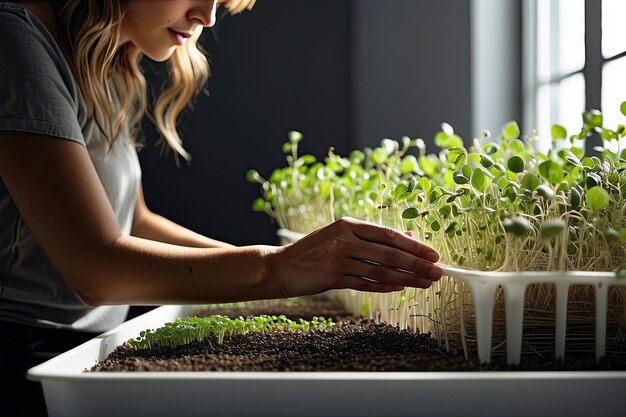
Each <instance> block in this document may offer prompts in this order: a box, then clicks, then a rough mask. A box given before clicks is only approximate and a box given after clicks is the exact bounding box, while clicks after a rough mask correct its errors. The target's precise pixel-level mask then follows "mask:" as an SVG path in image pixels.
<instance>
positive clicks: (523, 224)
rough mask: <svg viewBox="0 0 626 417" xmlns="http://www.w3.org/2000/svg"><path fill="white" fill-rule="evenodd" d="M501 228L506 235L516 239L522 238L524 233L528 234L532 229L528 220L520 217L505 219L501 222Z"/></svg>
mask: <svg viewBox="0 0 626 417" xmlns="http://www.w3.org/2000/svg"><path fill="white" fill-rule="evenodd" d="M502 226H503V227H504V230H505V231H506V232H507V233H510V234H512V235H514V236H518V237H519V236H523V235H524V234H525V233H527V232H530V231H531V230H532V229H533V227H532V226H531V224H530V223H529V222H528V220H526V219H525V218H524V217H522V216H515V217H512V218H510V219H505V220H503V221H502Z"/></svg>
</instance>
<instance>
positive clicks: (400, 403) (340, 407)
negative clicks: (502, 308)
mask: <svg viewBox="0 0 626 417" xmlns="http://www.w3.org/2000/svg"><path fill="white" fill-rule="evenodd" d="M197 307H198V306H163V307H159V308H157V309H154V310H152V311H150V312H148V313H146V314H144V315H142V316H139V317H137V318H135V319H133V320H130V321H128V322H126V323H124V324H122V325H120V326H118V327H117V328H115V329H113V330H111V331H109V332H106V333H104V334H102V335H100V336H98V337H96V338H94V339H92V340H89V341H88V342H86V343H84V344H82V345H80V346H77V347H76V348H74V349H72V350H69V351H67V352H65V353H62V354H61V355H59V356H57V357H55V358H53V359H51V360H49V361H47V362H45V363H42V364H41V365H38V366H36V367H34V368H31V369H30V370H29V371H28V374H27V377H28V378H29V379H31V380H34V381H40V382H41V384H42V387H43V391H44V395H45V399H46V404H47V407H48V413H49V415H50V417H60V416H68V417H71V416H77V417H78V416H80V417H84V416H90V417H98V416H107V417H110V416H135V417H138V416H150V417H157V416H225V415H228V416H255V417H260V416H276V417H278V416H290V417H293V416H316V417H319V416H363V417H367V416H394V417H400V416H415V415H424V416H435V415H436V416H455V417H463V416H485V417H487V416H503V415H506V416H568V417H576V416H590V415H602V416H624V415H625V413H626V395H624V394H625V392H626V372H623V371H613V372H604V371H602V372H600V371H591V372H378V373H374V372H372V373H366V372H352V373H351V372H318V373H314V372H301V373H297V372H294V373H284V372H258V373H257V372H106V373H103V372H98V373H88V372H85V370H86V369H89V368H90V367H91V366H93V365H94V364H96V362H97V361H100V360H103V359H104V358H105V357H106V356H107V355H108V354H109V353H110V352H112V351H113V350H114V349H115V348H116V347H117V346H118V345H120V344H121V343H124V342H125V341H126V340H128V339H130V338H132V337H135V336H137V335H138V333H139V332H140V331H141V330H145V329H147V328H155V327H158V326H160V325H162V324H164V323H166V322H168V321H173V320H174V319H176V318H178V317H181V318H184V317H187V316H188V315H189V314H190V313H191V312H192V311H194V310H195V309H196V308H197Z"/></svg>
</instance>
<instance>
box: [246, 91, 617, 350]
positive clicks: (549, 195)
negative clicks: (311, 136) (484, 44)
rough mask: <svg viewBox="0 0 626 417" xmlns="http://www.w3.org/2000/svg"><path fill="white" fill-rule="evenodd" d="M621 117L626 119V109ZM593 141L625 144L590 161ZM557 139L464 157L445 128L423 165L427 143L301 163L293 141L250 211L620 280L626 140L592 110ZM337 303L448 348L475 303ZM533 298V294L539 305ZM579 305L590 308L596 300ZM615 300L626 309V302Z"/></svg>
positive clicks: (387, 143)
mask: <svg viewBox="0 0 626 417" xmlns="http://www.w3.org/2000/svg"><path fill="white" fill-rule="evenodd" d="M620 110H621V112H622V114H624V115H626V102H625V103H623V104H622V105H621V107H620ZM594 133H596V134H599V135H600V136H601V137H602V139H603V140H604V141H606V142H612V141H617V144H618V145H617V151H616V152H612V151H610V150H609V149H607V148H604V147H602V148H598V149H595V151H596V154H595V155H591V154H589V155H585V151H584V150H583V147H584V143H585V139H586V138H587V137H588V136H589V135H591V134H594ZM551 135H552V142H551V147H550V149H549V151H548V152H547V153H545V154H544V153H541V152H537V151H535V150H534V149H533V143H534V142H535V141H536V140H537V139H538V138H537V136H536V133H535V132H534V131H533V132H531V133H530V134H529V135H527V136H526V137H523V138H522V137H520V129H519V127H518V125H517V123H516V122H515V121H512V122H509V123H507V124H505V125H504V126H503V128H502V130H501V132H500V134H499V138H498V139H499V140H493V139H494V138H492V135H491V133H490V132H487V131H483V132H481V134H480V137H478V138H475V139H474V140H473V141H472V143H471V144H470V145H468V146H466V145H465V144H464V141H463V139H462V138H461V137H460V136H459V135H457V134H456V133H455V132H454V129H453V128H452V127H451V126H450V125H449V124H447V123H443V124H442V129H441V131H440V132H438V133H437V134H436V135H435V138H434V142H435V145H436V146H437V147H438V148H439V149H440V150H439V152H438V153H437V154H426V153H425V146H424V142H423V140H422V139H410V138H408V137H403V138H402V139H401V141H400V142H398V141H394V140H391V139H383V140H382V141H381V144H380V146H379V147H376V148H373V149H372V148H365V149H364V150H363V151H359V150H355V151H352V152H351V153H350V154H349V156H348V157H342V156H340V155H337V154H335V153H334V150H333V149H332V148H331V149H330V151H329V153H328V156H327V157H326V158H324V160H323V162H322V161H317V159H316V158H315V157H314V156H312V155H304V156H300V157H299V156H298V153H297V150H298V145H299V143H300V142H301V140H302V135H301V134H300V133H298V132H290V134H289V140H288V142H287V143H285V144H284V145H283V150H285V151H286V152H287V153H288V157H287V161H288V166H286V167H284V168H279V169H275V170H274V171H273V172H272V174H271V176H270V177H269V179H267V180H265V179H264V178H262V177H261V176H260V175H259V173H258V172H256V171H254V170H251V171H249V173H248V180H249V181H251V182H255V183H259V184H261V186H262V193H263V195H262V197H260V198H258V199H256V200H255V202H254V203H253V210H255V211H263V212H266V213H267V214H268V215H270V216H271V217H273V218H274V219H276V221H277V223H278V225H279V226H280V227H284V228H287V229H290V230H293V231H296V232H301V233H309V232H311V231H313V230H315V229H317V228H319V227H321V226H324V225H326V224H328V223H330V222H332V221H334V220H335V219H337V218H340V217H342V216H351V217H355V218H359V219H364V220H369V221H373V222H377V223H379V224H384V225H387V226H391V227H394V228H398V229H405V230H412V231H413V232H414V235H415V237H416V238H418V239H420V240H423V241H426V242H427V243H429V244H430V245H431V246H433V247H434V248H436V249H437V250H438V251H439V252H440V253H441V255H442V261H443V262H445V263H448V264H454V265H459V266H463V267H466V268H470V269H476V270H483V271H537V270H544V271H549V270H578V271H611V270H615V271H616V272H619V271H620V270H622V269H623V268H624V264H625V261H626V201H625V198H626V150H620V145H619V143H620V140H621V139H622V138H623V137H624V136H626V130H625V128H624V126H623V125H621V124H620V125H618V126H617V127H616V128H615V130H611V129H609V128H608V127H605V126H604V125H603V117H602V114H601V113H600V112H598V111H596V110H591V111H586V112H584V113H583V114H582V128H581V129H580V131H579V132H576V133H575V134H572V135H568V133H567V131H566V130H565V128H564V127H562V126H560V125H554V126H552V130H551ZM568 142H569V143H568ZM414 149H417V154H416V155H414V154H413V152H412V151H413V150H414ZM536 290H537V294H536V298H537V303H538V306H537V307H536V308H537V310H541V309H545V308H546V307H545V304H541V303H545V300H548V299H549V298H550V297H549V295H550V291H551V290H547V291H546V289H545V288H541V286H538V287H537V289H536ZM613 292H619V291H618V290H617V289H614V291H613ZM338 296H339V298H340V300H341V301H342V303H343V304H344V305H345V306H346V307H347V308H349V309H351V310H352V311H353V312H355V313H361V314H364V315H369V317H370V318H376V319H380V320H382V321H387V322H390V323H397V324H399V325H400V326H401V327H402V328H404V327H413V328H416V329H417V328H419V329H421V330H422V331H433V332H434V333H435V336H436V337H439V338H440V339H441V338H443V339H445V340H446V343H448V342H449V341H450V340H452V339H453V338H454V337H455V333H456V335H457V336H458V334H459V333H463V331H464V330H463V328H462V326H463V323H462V321H463V314H464V313H463V309H464V307H463V306H464V305H467V304H471V302H470V297H469V294H468V291H467V289H466V288H465V287H464V284H463V283H462V282H459V281H457V280H454V279H448V278H447V277H445V278H444V279H442V280H441V281H439V282H437V283H435V284H434V285H433V286H432V287H431V288H430V289H427V290H424V291H418V290H403V291H401V292H395V293H391V294H370V293H363V292H356V291H350V290H346V291H340V292H338ZM533 297H535V295H533V294H527V300H530V302H533ZM581 297H583V298H584V302H585V303H587V302H588V301H589V300H591V303H592V302H593V292H591V291H583V292H581ZM617 297H618V299H619V303H621V304H622V305H623V303H624V294H622V293H621V292H619V294H617ZM539 304H541V305H540V306H539ZM459 322H460V323H461V324H460V325H459ZM464 348H465V346H464Z"/></svg>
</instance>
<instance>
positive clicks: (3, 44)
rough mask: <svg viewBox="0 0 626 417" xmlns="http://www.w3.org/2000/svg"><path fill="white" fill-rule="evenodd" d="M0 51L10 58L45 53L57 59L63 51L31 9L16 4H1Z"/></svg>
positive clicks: (44, 54)
mask: <svg viewBox="0 0 626 417" xmlns="http://www.w3.org/2000/svg"><path fill="white" fill-rule="evenodd" d="M0 51H2V52H3V53H4V54H6V55H4V56H10V55H11V52H12V51H15V52H17V53H19V54H20V55H34V54H36V53H43V56H44V57H45V56H46V55H49V56H51V57H53V58H55V59H59V58H61V57H62V54H61V51H60V49H59V47H58V45H57V43H56V41H55V39H54V37H53V36H52V34H51V33H50V32H49V31H48V28H47V27H46V26H45V25H44V23H43V22H42V21H41V20H39V18H37V16H36V15H35V14H34V13H33V12H31V11H30V10H29V9H27V8H25V7H24V6H21V5H19V4H16V3H8V2H0Z"/></svg>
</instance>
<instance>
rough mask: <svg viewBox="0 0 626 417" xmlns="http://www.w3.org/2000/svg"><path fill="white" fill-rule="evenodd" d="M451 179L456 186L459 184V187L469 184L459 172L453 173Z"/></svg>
mask: <svg viewBox="0 0 626 417" xmlns="http://www.w3.org/2000/svg"><path fill="white" fill-rule="evenodd" d="M466 166H467V165H466ZM452 179H453V180H454V182H455V183H456V184H459V185H462V184H467V183H468V182H469V178H467V177H466V176H465V175H463V173H462V172H461V170H458V171H455V172H454V174H452Z"/></svg>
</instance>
